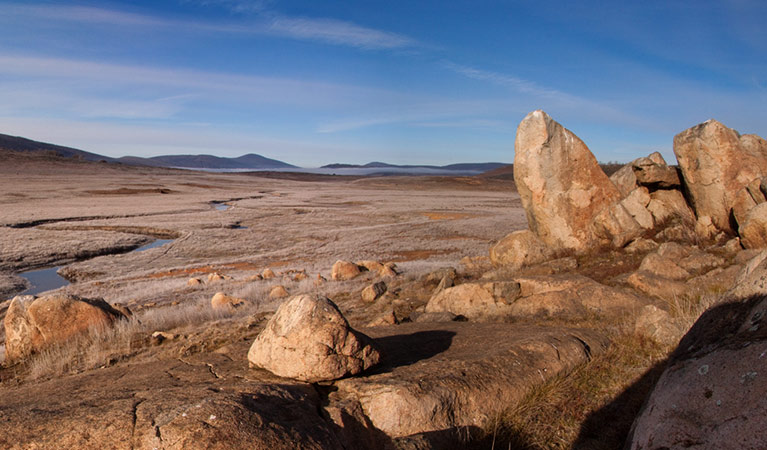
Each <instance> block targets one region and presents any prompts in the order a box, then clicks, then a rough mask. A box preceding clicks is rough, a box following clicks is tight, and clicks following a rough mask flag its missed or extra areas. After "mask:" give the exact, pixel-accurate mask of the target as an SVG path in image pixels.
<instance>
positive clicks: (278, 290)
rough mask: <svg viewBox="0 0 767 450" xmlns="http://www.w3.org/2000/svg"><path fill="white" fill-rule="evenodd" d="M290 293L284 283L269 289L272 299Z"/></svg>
mask: <svg viewBox="0 0 767 450" xmlns="http://www.w3.org/2000/svg"><path fill="white" fill-rule="evenodd" d="M289 295H290V294H288V291H287V289H285V286H283V285H277V286H275V287H273V288H272V289H271V290H270V291H269V298H271V299H278V298H285V297H287V296H289Z"/></svg>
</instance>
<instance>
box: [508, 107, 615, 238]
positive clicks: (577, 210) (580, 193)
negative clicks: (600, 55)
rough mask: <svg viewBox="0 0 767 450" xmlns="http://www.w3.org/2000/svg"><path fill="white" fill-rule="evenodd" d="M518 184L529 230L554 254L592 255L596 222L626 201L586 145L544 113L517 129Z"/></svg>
mask: <svg viewBox="0 0 767 450" xmlns="http://www.w3.org/2000/svg"><path fill="white" fill-rule="evenodd" d="M514 180H515V182H516V184H517V189H518V190H519V194H520V197H521V198H522V206H523V207H524V208H525V213H526V214H527V221H528V224H529V227H530V230H532V231H533V232H534V233H535V234H536V235H537V236H538V237H539V238H540V239H541V240H542V241H543V242H544V243H546V245H548V246H549V247H550V248H552V249H554V250H574V251H576V252H578V253H585V252H588V251H589V250H590V249H591V248H592V247H593V246H594V245H596V244H597V242H598V239H597V237H596V236H595V234H594V231H593V227H592V222H593V221H594V218H595V217H596V216H597V215H598V214H599V213H600V212H601V211H602V210H604V209H606V208H607V207H609V206H611V205H613V204H615V203H616V202H618V201H619V200H620V197H621V196H620V192H619V191H618V189H617V188H616V187H615V185H614V184H613V183H612V182H611V181H610V179H609V178H608V177H607V175H605V173H604V172H603V171H602V169H601V168H600V167H599V164H598V163H597V160H596V158H595V157H594V155H593V154H592V153H591V151H590V150H589V149H588V147H587V146H586V144H584V143H583V141H581V140H580V139H579V138H578V137H577V136H576V135H575V134H573V133H572V132H571V131H570V130H567V129H566V128H564V127H563V126H562V125H560V124H559V123H557V122H556V121H555V120H553V119H552V118H551V117H549V115H548V114H546V113H545V112H543V111H540V110H538V111H533V112H531V113H530V114H528V115H527V117H525V118H524V120H522V122H521V123H520V124H519V127H518V128H517V138H516V142H515V154H514Z"/></svg>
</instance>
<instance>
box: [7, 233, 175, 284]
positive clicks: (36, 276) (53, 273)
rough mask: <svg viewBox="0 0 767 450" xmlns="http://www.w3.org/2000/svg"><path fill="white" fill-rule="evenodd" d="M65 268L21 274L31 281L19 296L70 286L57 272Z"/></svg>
mask: <svg viewBox="0 0 767 450" xmlns="http://www.w3.org/2000/svg"><path fill="white" fill-rule="evenodd" d="M168 242H173V239H157V240H155V241H153V242H150V243H149V244H146V245H142V246H141V247H138V248H136V249H134V250H131V251H130V252H128V253H133V252H143V251H145V250H149V249H152V248H157V247H161V246H163V245H165V244H167V243H168ZM62 267H64V266H56V267H48V268H47V269H37V270H30V271H27V272H22V273H20V274H19V276H20V277H22V278H26V279H27V281H29V284H30V288H29V289H27V290H26V291H24V292H22V293H20V294H18V295H37V294H39V293H41V292H45V291H51V290H53V289H58V288H61V287H64V286H67V285H69V281H68V280H67V279H66V278H64V277H62V276H60V275H59V274H58V273H57V272H58V270H59V269H60V268H62Z"/></svg>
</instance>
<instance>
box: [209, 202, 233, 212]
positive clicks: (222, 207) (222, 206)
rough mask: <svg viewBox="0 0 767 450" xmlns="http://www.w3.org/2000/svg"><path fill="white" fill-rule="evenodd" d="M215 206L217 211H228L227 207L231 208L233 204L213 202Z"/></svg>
mask: <svg viewBox="0 0 767 450" xmlns="http://www.w3.org/2000/svg"><path fill="white" fill-rule="evenodd" d="M211 204H212V205H213V207H214V208H216V211H226V210H227V209H229V208H231V207H232V205H227V204H226V203H221V202H211Z"/></svg>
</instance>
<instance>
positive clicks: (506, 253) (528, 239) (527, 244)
mask: <svg viewBox="0 0 767 450" xmlns="http://www.w3.org/2000/svg"><path fill="white" fill-rule="evenodd" d="M553 256H554V254H553V252H552V251H551V250H550V249H549V248H548V247H547V246H546V244H544V243H543V242H542V241H541V240H540V239H538V237H537V236H536V235H535V233H533V232H532V231H530V230H520V231H515V232H513V233H511V234H509V235H507V236H506V237H504V238H503V239H501V240H500V241H498V242H497V243H496V244H495V245H493V246H492V247H490V261H491V262H492V263H493V265H494V266H503V267H507V268H509V269H519V268H521V267H524V266H529V265H532V264H538V263H540V262H543V261H546V260H547V259H551V258H552V257H553Z"/></svg>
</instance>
